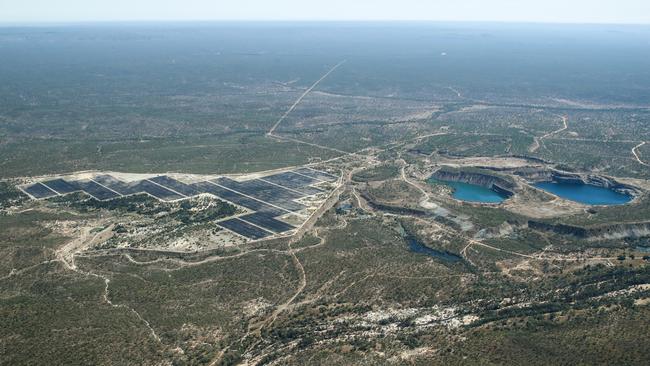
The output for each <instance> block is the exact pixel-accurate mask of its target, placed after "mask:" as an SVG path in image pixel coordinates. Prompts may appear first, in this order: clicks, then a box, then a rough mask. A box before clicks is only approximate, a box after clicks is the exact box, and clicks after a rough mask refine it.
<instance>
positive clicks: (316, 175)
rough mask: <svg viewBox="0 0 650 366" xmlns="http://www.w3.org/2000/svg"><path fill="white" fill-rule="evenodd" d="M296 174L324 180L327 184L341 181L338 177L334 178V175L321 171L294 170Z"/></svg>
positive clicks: (308, 169)
mask: <svg viewBox="0 0 650 366" xmlns="http://www.w3.org/2000/svg"><path fill="white" fill-rule="evenodd" d="M294 172H296V173H298V174H302V175H306V176H308V177H312V178H316V179H320V180H324V181H326V182H335V181H337V180H338V179H339V178H338V177H336V176H334V175H332V174H329V173H326V172H323V171H320V170H315V169H310V168H300V169H296V170H294Z"/></svg>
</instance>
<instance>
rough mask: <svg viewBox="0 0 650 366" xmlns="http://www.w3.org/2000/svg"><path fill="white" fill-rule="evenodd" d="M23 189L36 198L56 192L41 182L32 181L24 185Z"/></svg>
mask: <svg viewBox="0 0 650 366" xmlns="http://www.w3.org/2000/svg"><path fill="white" fill-rule="evenodd" d="M23 190H24V191H25V192H27V193H29V194H30V195H32V196H33V197H34V198H37V199H41V198H48V197H53V196H56V195H57V194H56V192H54V191H52V190H51V189H49V188H47V187H46V186H44V185H43V184H41V183H34V184H32V185H29V186H27V187H24V188H23Z"/></svg>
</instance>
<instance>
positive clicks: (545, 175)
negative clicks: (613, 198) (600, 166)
mask: <svg viewBox="0 0 650 366" xmlns="http://www.w3.org/2000/svg"><path fill="white" fill-rule="evenodd" d="M514 174H516V175H518V176H520V177H523V178H525V179H527V180H529V181H532V182H544V181H546V182H558V183H570V184H590V185H593V186H597V187H603V188H608V189H612V190H614V191H616V192H618V193H622V194H627V195H631V196H636V195H638V193H639V190H638V189H637V188H636V187H633V186H629V185H627V184H623V183H619V182H617V181H615V180H614V179H611V178H607V177H603V176H599V175H593V174H577V173H567V172H560V171H557V170H552V169H536V168H527V169H517V170H515V171H514Z"/></svg>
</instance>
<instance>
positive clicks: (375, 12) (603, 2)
mask: <svg viewBox="0 0 650 366" xmlns="http://www.w3.org/2000/svg"><path fill="white" fill-rule="evenodd" d="M110 20H122V21H131V20H440V21H514V22H560V23H644V24H648V23H650V0H0V22H78V21H110Z"/></svg>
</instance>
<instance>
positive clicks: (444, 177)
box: [432, 169, 515, 197]
mask: <svg viewBox="0 0 650 366" xmlns="http://www.w3.org/2000/svg"><path fill="white" fill-rule="evenodd" d="M432 177H433V178H435V179H437V180H440V181H447V182H462V183H469V184H475V185H478V186H481V187H485V188H490V189H492V190H494V191H496V192H497V193H499V194H502V195H504V196H506V197H511V196H512V195H513V194H514V193H513V191H512V190H513V189H514V186H515V185H514V184H513V183H512V182H509V181H507V180H505V179H503V178H499V177H496V176H493V175H489V174H481V173H474V172H465V171H449V170H444V169H439V170H437V171H436V172H434V173H433V175H432Z"/></svg>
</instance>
